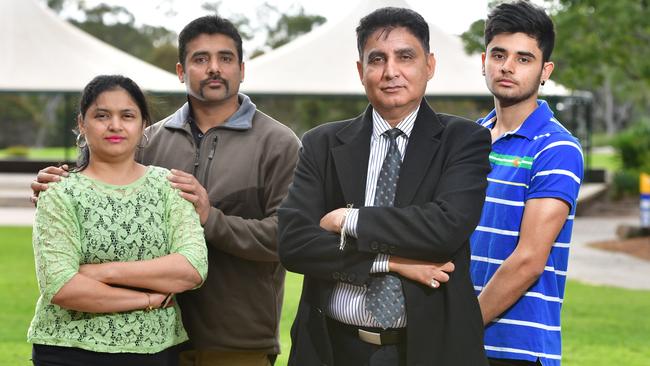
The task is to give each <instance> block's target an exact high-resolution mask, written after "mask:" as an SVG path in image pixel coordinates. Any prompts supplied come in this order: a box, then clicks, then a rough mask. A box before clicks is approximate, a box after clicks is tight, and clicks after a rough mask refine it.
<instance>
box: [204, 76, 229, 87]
mask: <svg viewBox="0 0 650 366" xmlns="http://www.w3.org/2000/svg"><path fill="white" fill-rule="evenodd" d="M215 80H216V81H219V82H221V83H222V84H223V85H224V86H225V87H226V88H228V80H226V79H224V78H222V77H221V76H214V77H211V78H208V79H205V80H201V87H204V86H206V85H208V83H209V82H211V81H215Z"/></svg>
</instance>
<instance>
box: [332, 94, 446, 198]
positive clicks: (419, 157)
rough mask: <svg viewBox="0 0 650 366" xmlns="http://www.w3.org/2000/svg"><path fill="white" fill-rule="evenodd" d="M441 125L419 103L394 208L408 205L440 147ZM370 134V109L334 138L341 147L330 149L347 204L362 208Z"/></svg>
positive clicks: (426, 106)
mask: <svg viewBox="0 0 650 366" xmlns="http://www.w3.org/2000/svg"><path fill="white" fill-rule="evenodd" d="M443 128H444V127H443V125H442V123H441V122H440V120H439V119H438V116H437V115H436V114H435V112H434V111H433V110H432V109H431V107H429V104H428V103H427V102H426V100H424V98H423V99H422V102H421V104H420V110H419V111H418V115H417V117H416V119H415V124H414V126H413V131H412V132H411V136H410V137H409V141H408V144H407V147H406V154H405V156H404V161H403V162H402V166H401V168H400V178H399V181H398V184H397V193H396V196H395V206H398V207H399V206H404V205H408V204H410V203H411V201H412V199H413V196H414V195H415V192H416V191H417V188H418V186H419V185H420V182H421V181H422V179H423V178H424V176H425V175H426V173H427V171H428V166H429V165H430V162H431V160H432V159H433V157H434V155H435V152H436V151H437V149H438V147H439V146H440V138H439V135H440V133H441V132H442V130H443ZM371 134H372V106H368V108H366V111H365V112H364V113H363V114H362V115H360V116H359V117H357V118H355V119H354V120H352V122H351V123H350V124H348V125H347V126H345V127H344V128H342V129H341V130H340V131H339V132H338V133H337V134H336V136H337V138H338V139H339V140H340V141H341V142H342V144H341V145H339V146H337V147H335V148H333V149H332V154H333V156H334V161H335V165H336V171H337V174H338V177H339V182H340V183H341V186H342V189H343V196H344V198H345V200H346V202H347V203H353V204H354V205H355V206H357V207H362V206H364V201H365V189H366V180H367V175H368V159H369V157H370V136H371Z"/></svg>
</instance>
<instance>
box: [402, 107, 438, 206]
mask: <svg viewBox="0 0 650 366" xmlns="http://www.w3.org/2000/svg"><path fill="white" fill-rule="evenodd" d="M442 129H443V126H442V124H441V123H440V120H438V116H437V115H436V114H435V113H434V112H433V110H432V109H431V107H429V104H427V102H426V100H425V99H422V103H421V104H420V110H419V111H418V116H417V117H416V119H415V124H414V126H413V131H411V136H410V137H409V142H408V145H407V146H406V155H405V156H404V161H403V162H402V167H401V168H400V173H399V181H398V183H397V192H396V194H395V206H398V207H403V206H406V205H409V204H411V201H412V200H413V196H414V195H415V192H416V191H417V189H418V187H419V186H420V184H421V182H422V179H424V176H425V175H426V174H427V172H428V171H429V169H428V168H429V165H430V164H431V160H432V159H433V157H434V156H435V154H436V151H437V150H438V148H439V147H440V139H439V136H438V135H439V134H440V132H442Z"/></svg>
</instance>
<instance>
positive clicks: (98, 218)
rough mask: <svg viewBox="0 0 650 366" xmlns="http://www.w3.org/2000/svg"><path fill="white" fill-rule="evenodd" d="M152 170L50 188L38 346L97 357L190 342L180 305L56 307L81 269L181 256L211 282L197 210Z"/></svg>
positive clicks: (40, 249) (37, 229)
mask: <svg viewBox="0 0 650 366" xmlns="http://www.w3.org/2000/svg"><path fill="white" fill-rule="evenodd" d="M168 174H169V171H168V170H166V169H163V168H158V167H149V168H148V170H147V172H146V173H145V174H144V175H143V176H142V177H141V178H140V179H138V180H136V181H135V182H133V183H131V184H128V185H124V186H114V185H109V184H105V183H102V182H100V181H96V180H93V179H91V178H88V177H86V176H84V175H83V174H79V173H76V174H71V175H70V176H69V177H68V178H65V179H64V180H62V181H61V182H60V183H56V184H51V186H50V188H49V189H48V190H47V191H45V192H43V194H42V195H41V197H40V199H39V202H38V209H37V211H36V218H35V222H34V232H33V239H32V240H33V245H34V258H35V263H36V276H37V279H38V284H39V289H40V293H41V296H40V298H39V300H38V302H37V305H36V313H35V316H34V319H33V320H32V324H31V326H30V328H29V331H28V340H29V341H30V342H32V343H38V344H49V345H58V346H74V347H80V348H84V349H89V350H92V351H97V352H134V353H154V352H159V351H161V350H163V349H165V348H167V347H169V346H172V345H174V344H178V343H180V342H182V341H184V340H186V339H187V334H186V333H185V330H184V329H183V325H182V322H181V316H180V310H179V309H178V305H176V306H174V307H170V308H166V309H157V310H153V311H150V312H144V311H142V310H137V311H130V312H122V313H108V314H91V313H84V312H79V311H72V310H66V309H63V308H61V307H59V306H57V305H54V304H51V303H50V301H51V299H52V297H54V295H55V294H56V293H57V292H58V291H59V290H60V289H61V287H62V286H63V285H64V284H65V283H66V282H68V281H69V280H70V279H71V278H72V277H73V276H74V275H75V274H76V273H77V272H78V269H79V266H80V265H81V264H86V263H104V262H113V261H138V260H146V259H153V258H157V257H161V256H164V255H167V254H170V253H180V254H182V255H184V256H185V257H186V258H187V259H188V261H189V262H190V263H191V264H192V265H193V266H194V267H195V268H196V269H197V271H198V272H199V273H200V274H201V277H202V278H204V279H205V276H206V273H207V248H206V246H205V241H204V238H203V229H202V228H201V225H200V224H199V220H198V215H197V214H196V212H195V210H194V207H193V206H192V205H191V204H190V203H189V202H187V201H185V200H184V199H183V198H182V197H180V196H179V195H178V192H177V190H175V189H173V188H172V187H171V185H170V184H169V182H168V181H167V179H166V176H167V175H168Z"/></svg>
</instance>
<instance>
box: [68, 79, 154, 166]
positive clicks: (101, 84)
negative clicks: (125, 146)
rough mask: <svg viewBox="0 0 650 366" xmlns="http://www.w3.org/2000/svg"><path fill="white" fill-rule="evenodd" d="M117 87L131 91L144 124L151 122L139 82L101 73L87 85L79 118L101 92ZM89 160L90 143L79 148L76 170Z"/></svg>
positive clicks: (81, 100)
mask: <svg viewBox="0 0 650 366" xmlns="http://www.w3.org/2000/svg"><path fill="white" fill-rule="evenodd" d="M115 89H124V91H126V92H127V93H129V95H130V96H131V99H133V101H134V102H135V104H137V105H138V108H139V109H140V114H141V115H142V123H143V124H144V126H148V125H149V124H150V123H151V115H150V114H149V107H148V106H147V98H146V97H145V96H144V93H143V92H142V90H141V89H140V87H139V86H138V84H136V83H135V82H134V81H133V80H131V79H129V78H127V77H126V76H122V75H99V76H96V77H95V78H94V79H92V80H91V81H90V82H89V83H88V85H86V87H85V88H84V90H83V92H82V93H81V97H80V98H79V118H81V119H83V118H84V117H85V116H86V112H87V111H88V108H90V106H91V105H92V104H93V103H95V101H96V100H97V98H98V97H99V96H100V94H102V93H103V92H106V91H111V90H115ZM89 160H90V150H89V149H88V145H85V146H84V147H81V148H79V157H78V158H77V167H76V168H75V170H74V171H77V172H79V171H82V170H84V169H86V167H87V166H88V162H89Z"/></svg>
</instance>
